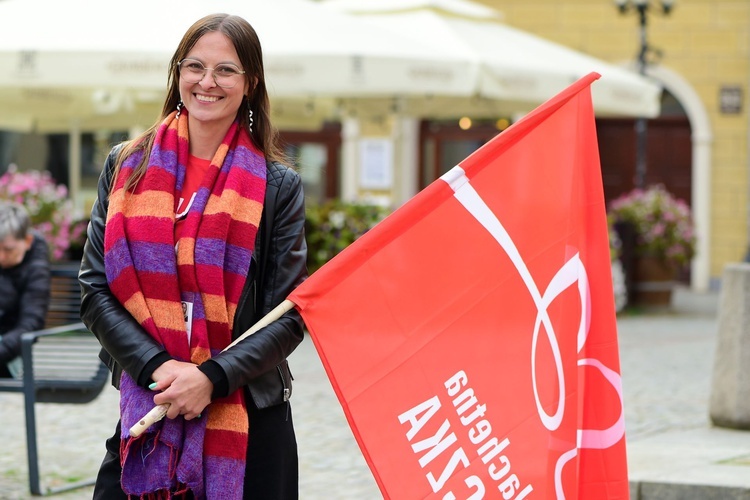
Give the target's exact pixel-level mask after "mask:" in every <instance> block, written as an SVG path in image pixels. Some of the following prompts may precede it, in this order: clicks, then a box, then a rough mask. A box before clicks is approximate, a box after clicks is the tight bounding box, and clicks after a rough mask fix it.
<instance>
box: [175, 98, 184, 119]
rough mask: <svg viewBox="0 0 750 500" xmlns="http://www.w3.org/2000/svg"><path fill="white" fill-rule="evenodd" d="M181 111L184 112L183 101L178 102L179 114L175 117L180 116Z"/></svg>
mask: <svg viewBox="0 0 750 500" xmlns="http://www.w3.org/2000/svg"><path fill="white" fill-rule="evenodd" d="M180 113H182V101H180V102H178V103H177V116H175V118H179V117H180Z"/></svg>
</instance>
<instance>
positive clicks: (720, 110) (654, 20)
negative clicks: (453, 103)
mask: <svg viewBox="0 0 750 500" xmlns="http://www.w3.org/2000/svg"><path fill="white" fill-rule="evenodd" d="M481 3H483V4H485V5H488V6H492V7H494V8H497V9H498V10H500V11H501V12H502V13H503V15H504V21H505V22H506V23H508V24H509V25H511V26H514V27H517V28H520V29H523V30H526V31H529V32H531V33H535V34H537V35H539V36H542V37H544V38H547V39H549V40H553V41H556V42H559V43H561V44H563V45H566V46H568V47H571V48H573V49H576V50H579V51H581V52H585V53H588V54H591V55H593V56H595V57H598V58H600V59H604V60H606V61H609V62H613V63H618V64H623V65H626V64H632V65H635V61H636V60H637V58H638V54H639V51H640V50H641V42H640V38H639V30H640V27H639V18H638V16H637V15H636V13H635V12H634V11H633V10H632V9H631V11H629V12H626V13H620V12H619V9H618V8H617V5H616V2H614V1H606V0H564V1H558V0H482V1H481ZM661 4H662V1H661V0H651V2H650V11H649V12H648V13H647V18H646V21H647V25H646V34H647V42H648V46H649V47H650V50H649V51H648V52H647V61H648V64H647V74H648V75H649V76H651V77H652V78H654V79H656V80H657V81H658V82H660V83H661V84H662V85H663V87H664V89H665V90H666V92H667V93H668V95H670V97H671V98H672V99H671V100H670V101H669V102H666V103H665V105H664V106H663V112H662V116H661V117H660V118H659V119H656V120H655V121H653V122H652V123H650V125H651V126H650V127H649V131H650V132H652V131H654V132H655V133H657V134H658V127H659V125H663V124H664V122H665V121H669V119H670V118H671V119H672V120H673V121H674V120H677V121H679V118H676V117H675V115H676V116H678V117H679V116H680V115H684V118H683V121H686V123H687V125H688V127H689V136H688V141H689V151H687V154H685V147H686V145H685V141H684V140H682V141H681V140H679V134H678V133H675V134H672V135H671V136H669V135H667V136H662V137H661V140H659V138H656V139H655V138H654V137H651V136H649V147H650V148H654V149H656V148H661V149H662V150H663V152H662V154H661V155H660V154H659V153H658V152H657V153H655V154H656V159H655V161H657V162H659V158H661V161H662V162H664V163H668V162H669V161H670V159H673V158H674V157H684V158H685V160H684V161H683V162H682V165H679V164H675V165H666V166H665V167H664V168H662V167H661V166H660V164H656V165H653V164H652V165H650V166H649V167H648V168H649V169H650V170H651V171H653V172H654V177H651V178H649V177H648V176H647V181H648V182H665V183H666V184H667V185H669V184H670V182H671V183H672V187H673V188H674V190H675V191H679V190H680V189H685V182H689V185H690V189H689V190H687V193H689V197H688V196H683V197H687V198H688V200H689V201H690V204H691V206H692V207H693V210H694V216H695V219H696V222H697V225H698V230H699V234H698V238H699V245H698V256H697V257H696V261H702V264H701V265H702V268H699V269H697V270H696V266H694V267H693V274H694V276H693V280H694V286H696V287H697V288H699V289H700V288H705V287H707V286H711V285H714V286H715V285H716V283H717V281H718V280H719V279H720V277H721V273H722V271H723V268H724V266H725V265H726V264H727V263H730V262H737V261H742V260H743V259H745V256H746V254H747V252H748V234H749V230H748V191H750V185H749V182H750V177H749V176H748V169H749V167H750V165H749V164H748V161H749V160H750V158H749V155H748V152H749V149H750V143H749V142H748V136H749V135H750V114H749V113H748V92H750V2H748V1H747V0H674V2H673V6H672V9H671V11H670V12H669V14H667V15H663V14H662V12H661V9H660V7H661ZM502 50H512V47H508V48H503V49H502ZM670 103H672V104H673V105H674V104H676V107H677V108H681V112H680V111H678V112H673V110H672V108H673V107H674V106H670ZM685 118H686V120H685ZM601 126H602V125H601V123H600V124H599V127H600V130H601ZM610 130H612V128H611V127H610ZM625 130H627V129H625ZM622 135H623V136H625V137H623V140H625V139H626V138H627V139H628V140H632V134H631V135H630V136H628V135H627V134H622ZM675 136H676V137H677V139H675ZM600 139H604V138H603V137H601V134H600ZM602 148H605V145H604V144H603V145H602ZM613 154H614V155H615V156H617V153H616V152H615V153H612V152H611V151H610V152H609V155H610V157H611V156H612V155H613ZM628 154H632V150H630V153H628ZM653 154H654V153H652V154H650V155H649V160H651V163H653V161H654V157H653V156H652V155H653ZM607 158H608V151H605V150H604V149H602V163H603V167H604V168H606V166H605V165H604V162H605V160H606V159H607ZM688 162H689V165H688V164H687V163H688ZM680 168H682V169H685V168H687V171H686V172H674V170H675V169H680ZM660 169H661V170H662V171H661V172H660ZM664 170H666V171H664ZM683 174H689V176H688V177H689V178H688V179H687V181H685V175H683ZM670 175H671V176H672V177H671V179H670V178H669V176H670ZM675 177H677V178H676V179H675ZM680 179H682V180H680ZM696 274H697V276H696Z"/></svg>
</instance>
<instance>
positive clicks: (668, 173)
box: [0, 0, 750, 290]
mask: <svg viewBox="0 0 750 500" xmlns="http://www.w3.org/2000/svg"><path fill="white" fill-rule="evenodd" d="M19 1H20V0H0V15H2V9H3V6H4V4H5V5H6V6H8V5H10V4H11V3H18V2H19ZM27 1H29V2H34V1H39V0H27ZM76 1H80V0H69V1H68V2H59V3H60V4H64V5H69V4H71V3H72V2H76ZM134 1H135V0H134ZM152 3H153V0H152ZM165 3H166V2H165ZM238 3H241V2H238ZM248 3H252V0H248ZM311 3H312V4H315V6H316V7H323V6H325V7H327V8H329V9H331V10H332V11H336V12H339V13H341V12H347V13H349V14H351V15H352V16H354V17H355V18H380V21H376V23H375V24H378V23H380V22H382V18H383V17H386V16H395V15H397V14H398V15H402V14H404V13H406V14H413V13H414V12H416V11H421V12H430V13H432V14H435V13H437V14H439V15H440V16H441V17H442V18H443V19H444V20H448V21H451V20H456V19H458V20H464V21H465V20H472V22H476V23H478V25H482V24H486V23H500V24H502V25H504V26H507V27H509V28H515V29H516V30H518V31H520V32H523V33H526V34H528V35H530V36H533V37H538V38H540V39H543V40H546V41H550V42H554V43H555V44H559V45H560V46H563V47H567V48H568V49H572V50H571V52H573V51H574V52H576V53H578V54H581V55H583V56H590V57H591V58H592V60H593V59H596V60H597V61H603V62H606V63H609V65H611V67H613V68H627V69H628V70H629V71H628V72H629V73H633V74H635V73H638V72H639V71H641V72H643V73H645V74H646V77H647V79H649V80H650V81H652V82H654V83H656V85H657V87H658V88H659V89H662V92H661V97H660V99H659V101H660V106H657V108H659V109H656V108H654V109H652V110H651V111H648V110H646V111H643V110H641V108H637V106H638V105H639V104H638V103H640V104H643V102H647V101H648V96H647V95H646V94H648V93H649V92H651V90H650V89H649V88H647V87H637V86H634V87H633V88H634V89H636V90H635V91H633V92H628V91H619V92H620V95H619V97H620V99H619V100H618V99H615V101H617V102H619V103H620V105H622V106H624V107H621V108H617V107H616V106H609V107H608V105H607V104H606V103H605V102H604V100H603V99H602V100H601V105H598V106H597V132H598V135H599V142H600V155H601V163H602V173H603V179H604V189H605V196H606V198H607V199H608V200H611V199H614V198H615V197H617V196H619V195H621V194H623V193H626V192H628V191H630V190H631V189H632V188H633V187H635V186H636V183H637V182H639V181H638V172H637V171H636V165H637V164H638V161H639V154H645V165H646V168H645V172H643V175H642V178H641V180H640V182H641V183H642V184H643V185H651V184H659V183H661V184H664V185H665V187H666V188H667V189H668V190H669V191H670V192H671V193H673V194H674V195H676V196H677V197H679V198H682V199H684V200H685V201H687V202H688V203H689V204H690V205H691V207H692V208H693V213H694V218H695V220H696V229H697V231H698V245H697V255H696V257H695V259H694V262H693V265H692V267H691V272H690V273H689V275H687V276H685V277H684V279H685V280H686V281H689V282H690V283H691V285H692V286H693V287H694V288H695V289H698V290H701V289H707V288H709V287H712V286H714V287H715V286H718V279H719V277H720V275H721V272H722V269H723V267H724V265H725V264H726V263H728V262H736V261H739V260H743V259H744V258H745V254H746V252H747V250H748V240H749V235H750V229H749V222H748V209H749V206H748V203H749V199H748V192H749V191H750V177H749V176H748V167H749V166H750V165H748V161H749V159H750V158H749V154H748V153H749V149H750V143H749V142H748V135H749V134H750V115H748V111H747V93H748V89H749V88H750V63H749V61H750V54H749V53H748V52H750V2H748V1H747V0H674V1H673V2H666V3H665V2H664V0H651V1H650V2H645V0H636V1H634V0H629V1H619V0H618V1H612V0H480V1H477V2H474V3H465V2H462V1H459V0H432V1H428V0H379V1H378V2H375V4H376V5H375V7H373V2H372V1H370V0H360V1H359V2H358V1H357V0H348V1H344V0H321V1H318V2H311ZM638 3H643V4H647V5H648V9H649V10H648V12H647V15H646V18H645V19H646V22H647V24H646V25H645V27H644V26H642V20H641V19H639V16H638V14H637V4H638ZM96 4H98V5H101V4H103V2H96ZM358 5H359V7H358ZM665 7H668V8H667V9H666V10H668V11H669V12H668V13H665ZM378 11H379V12H378ZM70 12H78V11H77V10H75V9H71V10H70ZM49 15H50V16H51V17H52V18H54V15H52V14H49ZM245 17H247V18H248V20H250V22H251V23H254V22H253V18H252V16H250V15H247V16H245ZM303 17H304V16H303ZM32 19H33V18H29V20H28V23H29V26H31V25H32V24H34V23H37V21H36V20H32ZM54 21H55V22H56V23H57V24H60V23H59V19H58V20H54ZM3 22H6V23H8V22H12V23H14V24H17V23H19V22H21V23H24V22H26V21H17V20H10V21H9V20H8V19H7V18H6V21H3V20H2V18H0V24H2V23H3ZM175 23H178V21H175ZM282 26H283V25H282ZM185 28H186V25H185V26H181V25H180V26H177V27H176V33H179V34H181V33H182V32H183V31H184V29H185ZM256 28H258V26H256ZM50 29H52V28H50ZM110 29H112V28H111V26H110ZM281 29H282V30H283V31H282V33H283V35H284V37H286V38H288V39H291V40H292V41H295V40H296V43H297V44H298V45H300V46H305V45H308V44H311V43H312V38H310V37H309V36H308V37H307V38H305V36H304V35H302V34H300V33H299V31H295V27H294V26H293V25H292V26H287V27H286V28H281ZM301 29H302V27H300V28H299V30H301ZM422 29H423V28H420V27H419V26H414V29H413V32H412V33H409V32H408V31H409V30H406V31H407V32H404V29H403V27H394V31H393V35H392V39H391V40H390V43H391V44H393V45H396V48H398V46H399V44H400V46H401V47H403V48H404V51H406V44H405V43H404V42H402V40H406V39H407V38H408V37H409V36H411V37H412V38H414V39H415V40H417V42H415V43H416V44H418V40H419V39H425V40H427V41H429V36H432V35H431V34H430V33H427V32H424V31H420V30H422ZM342 30H343V28H342ZM399 30H401V31H400V32H399ZM258 31H259V34H260V36H261V41H262V42H264V49H266V50H268V49H269V45H271V48H273V40H270V39H265V38H264V33H263V31H262V30H261V29H258ZM355 31H356V30H355ZM145 32H146V33H148V30H146V31H145ZM478 32H479V30H477V33H478ZM373 33H374V32H373ZM644 34H645V38H641V37H642V36H643V35H644ZM339 35H340V36H342V37H343V36H348V37H349V40H354V37H355V36H356V33H355V34H351V33H339ZM464 35H465V34H464ZM295 36H299V38H295ZM329 36H333V34H332V33H325V31H324V30H318V35H316V37H319V38H321V39H325V38H326V37H329ZM372 36H375V35H374V34H372ZM465 36H467V35H465ZM477 37H478V35H477ZM178 38H179V35H177V37H176V38H175V40H174V41H170V44H169V47H170V54H167V56H168V55H171V50H173V46H174V45H175V44H176V43H177V39H178ZM364 38H366V37H364ZM475 38H476V37H475ZM2 40H3V39H2V36H0V61H5V62H4V63H3V64H4V65H5V66H6V67H8V68H15V71H17V72H23V71H27V72H30V73H29V74H31V73H33V71H34V68H35V64H38V63H39V64H41V63H40V58H41V56H40V54H39V53H37V52H36V51H33V50H29V51H21V52H20V53H16V54H13V55H12V57H13V59H11V55H9V54H6V56H5V59H4V58H3V49H4V47H3V46H2V44H3V41H2ZM92 40H93V41H92V42H91V43H96V40H95V39H92ZM509 40H511V41H509V42H507V43H505V44H502V45H499V46H488V44H486V43H484V45H482V40H478V41H477V40H474V43H477V44H479V45H480V46H483V52H484V53H486V54H489V56H488V57H491V56H492V55H493V53H495V55H500V54H502V55H506V56H508V57H509V58H516V59H518V64H523V62H524V60H528V61H533V60H534V55H533V54H531V53H530V52H529V51H530V49H525V48H524V47H525V46H522V45H520V42H517V41H513V40H515V39H509ZM371 41H372V42H374V43H375V44H376V45H377V44H378V43H380V45H381V46H385V45H387V44H386V43H384V42H382V41H380V40H371ZM465 41H466V40H465ZM334 42H336V40H333V41H332V45H335V43H334ZM352 43H353V42H352ZM430 43H432V45H433V47H434V45H435V42H430ZM430 43H425V44H423V45H427V46H428V48H429V45H430ZM344 45H345V44H344ZM410 47H411V45H410ZM423 49H424V47H421V46H420V47H417V46H415V47H412V48H411V49H410V50H412V52H413V53H414V57H415V58H416V57H417V54H418V52H419V51H421V50H423ZM440 50H442V51H443V54H444V57H442V59H443V60H441V57H440V55H439V54H438V57H437V60H431V61H429V62H430V64H424V65H421V66H418V67H417V69H414V67H412V69H411V70H410V71H411V72H410V73H408V72H407V73H404V74H406V75H407V76H409V77H410V78H412V81H413V82H414V81H419V82H421V83H424V84H425V85H428V84H429V85H432V87H429V86H427V87H425V89H427V90H422V91H421V93H420V94H418V95H415V92H408V91H406V90H404V91H402V92H395V91H394V92H391V93H386V92H382V91H379V90H378V89H376V88H374V87H372V88H370V90H368V91H367V92H364V93H363V94H362V95H360V96H358V95H356V93H353V92H351V89H349V90H347V89H346V88H344V87H343V83H344V82H343V80H344V79H343V78H342V77H339V76H335V75H334V73H330V74H326V73H325V72H324V71H322V70H321V71H320V72H319V73H320V77H321V78H322V79H323V80H322V82H318V83H316V85H319V87H321V88H326V86H327V87H329V88H330V89H331V92H329V93H328V94H326V95H324V94H325V93H321V92H318V93H316V92H313V91H310V92H297V93H294V92H292V93H288V92H287V93H285V92H283V89H282V87H283V85H282V84H281V83H280V84H279V85H278V88H279V89H281V90H279V92H278V94H279V95H277V96H274V94H273V91H272V108H273V114H274V116H273V118H274V120H275V123H276V124H277V126H279V127H280V129H281V136H282V139H283V141H284V142H285V144H286V150H287V153H288V154H289V155H290V157H292V158H293V159H294V160H295V162H296V163H297V165H298V167H299V169H300V171H301V173H302V176H303V178H304V181H305V188H306V194H307V198H308V204H317V203H322V202H324V201H325V200H327V199H333V198H340V199H344V200H349V201H354V200H363V201H370V202H375V203H380V204H383V205H388V206H391V207H396V206H398V205H400V204H401V203H403V202H404V201H406V200H407V199H408V198H410V197H411V196H412V195H414V194H415V193H416V192H417V191H418V190H419V189H421V188H423V187H425V186H426V185H427V184H429V183H430V182H432V181H434V180H435V179H436V178H438V177H439V176H440V175H441V174H442V173H444V172H445V171H447V170H448V169H450V168H451V167H452V166H453V165H455V164H456V163H458V162H459V161H461V160H462V159H463V158H465V157H466V156H468V154H470V153H471V152H472V151H474V150H475V149H477V148H478V147H480V146H481V145H482V144H484V143H485V142H487V141H488V140H490V139H491V138H492V137H494V136H495V135H496V134H498V133H500V132H501V131H502V130H504V129H505V128H507V127H508V126H509V125H511V124H512V123H513V122H514V121H516V120H517V119H519V118H520V117H521V116H523V115H524V114H526V113H527V112H529V111H530V110H532V109H533V108H534V107H535V105H536V104H539V103H541V102H542V101H543V100H544V99H543V98H541V99H537V102H534V100H533V99H528V100H526V101H524V100H523V99H510V98H497V97H493V96H496V95H499V94H492V92H494V91H497V92H500V90H503V89H499V90H498V89H494V90H493V87H492V86H491V85H489V86H488V89H489V90H487V94H483V93H482V92H481V91H479V90H477V91H476V92H474V93H469V94H465V95H460V94H461V92H463V91H461V92H459V84H460V83H461V78H462V76H466V75H467V74H468V73H470V72H471V71H473V70H472V69H471V68H472V66H471V65H470V64H468V62H466V60H462V59H461V53H460V51H459V47H458V43H454V44H447V45H445V47H442V48H441V49H440ZM454 57H455V61H456V62H455V64H453V65H451V61H452V60H453V59H452V58H454ZM350 59H351V61H350V63H349V64H350V66H351V71H352V75H353V76H352V75H349V79H350V80H351V81H349V83H353V84H354V85H355V86H356V84H357V78H359V77H361V81H360V84H361V85H362V88H363V89H365V90H367V89H368V87H367V85H369V84H370V83H372V81H374V80H371V81H370V80H367V79H366V77H367V75H368V71H370V73H369V75H372V74H373V71H372V70H371V68H373V67H375V66H368V64H370V63H371V61H370V60H369V59H368V58H367V57H365V56H364V55H363V56H361V57H357V56H353V57H350ZM639 59H640V61H641V62H645V68H639ZM167 61H168V57H167ZM167 61H165V62H164V63H163V64H162V63H160V62H156V63H155V62H153V60H145V59H144V60H142V61H141V62H138V60H136V59H130V60H128V59H127V58H121V59H120V63H118V64H119V65H117V64H115V65H114V66H113V63H111V62H110V63H109V68H110V69H113V70H117V71H119V74H121V75H126V74H134V75H135V77H138V78H146V77H148V78H154V81H155V82H158V83H156V84H154V87H153V88H150V89H137V92H125V91H122V92H120V91H115V90H113V89H111V88H109V89H101V90H99V91H95V92H89V94H87V97H86V101H85V106H83V105H82V104H81V102H80V101H79V99H80V96H79V95H77V94H74V93H73V92H71V91H70V89H69V88H66V87H65V86H62V85H61V86H59V87H56V86H44V87H40V86H34V85H21V87H19V88H17V89H15V90H13V91H12V92H11V91H10V90H5V91H4V93H5V94H6V99H5V100H2V99H0V173H2V171H4V170H5V169H6V168H7V166H8V165H9V164H10V163H15V164H17V165H18V166H19V168H20V169H26V170H28V169H40V170H49V171H50V172H51V173H52V175H53V176H54V177H55V179H57V180H58V181H59V182H61V183H64V184H66V185H68V186H69V187H70V190H71V193H72V195H73V197H74V199H75V201H76V204H77V205H78V206H80V207H81V208H83V209H84V210H86V209H88V207H89V206H90V205H91V203H92V201H93V197H94V192H95V191H94V188H95V184H96V179H97V177H98V174H99V172H100V170H101V166H102V163H103V160H104V157H105V156H106V154H107V152H108V151H109V149H110V148H111V146H112V145H113V144H115V143H116V142H118V141H120V140H122V139H124V138H127V137H129V136H132V135H133V134H135V133H137V132H138V131H140V130H142V129H143V128H145V127H147V126H148V125H150V124H151V122H152V121H153V120H154V119H155V117H156V116H157V114H158V112H159V105H160V103H161V99H162V97H161V94H160V92H159V88H160V87H159V86H158V85H164V83H163V82H164V81H165V80H166V79H165V76H166V67H165V66H164V64H166V62H167ZM285 61H286V62H285ZM460 61H463V62H460ZM441 64H442V65H441ZM461 64H465V66H461ZM571 64H572V63H571ZM266 65H267V68H266V69H267V74H268V78H269V81H270V82H271V84H272V86H273V82H274V78H277V79H278V81H279V82H281V81H282V80H283V79H284V78H286V79H288V80H289V81H292V82H293V81H294V80H295V79H297V80H300V79H301V78H302V72H303V71H304V68H303V65H302V63H290V62H288V60H283V59H274V58H273V57H272V56H270V55H269V57H267V59H266ZM549 66H550V67H551V66H552V64H551V63H550V64H549ZM420 68H421V69H420ZM446 68H448V69H446ZM70 69H71V72H75V71H81V69H79V68H70ZM590 70H591V71H596V70H600V69H599V68H598V67H596V64H594V63H592V67H591V69H590ZM62 71H63V70H61V72H62ZM83 71H85V69H84V70H83ZM600 71H601V70H600ZM614 71H615V70H609V69H608V68H607V67H605V70H604V71H601V72H602V73H603V75H604V77H603V78H602V80H601V84H600V82H597V83H595V84H594V90H595V91H598V87H602V88H606V89H610V87H606V85H607V84H606V83H605V79H607V78H609V75H610V74H612V75H614ZM586 72H587V71H586ZM149 75H150V76H149ZM358 75H359V76H358ZM61 76H62V75H61ZM89 76H90V77H91V78H92V79H94V77H95V75H89ZM326 76H328V77H329V78H330V80H329V81H328V82H326V81H325V77H326ZM379 76H380V77H381V80H382V82H383V84H385V83H388V78H389V76H390V77H391V79H392V80H394V82H391V83H394V84H395V80H396V79H397V78H398V75H397V74H396V72H395V71H394V73H393V74H392V75H388V74H381V75H379ZM490 76H492V75H490ZM494 76H495V77H496V78H495V81H494V83H495V84H497V85H495V86H496V87H497V86H499V85H500V84H499V83H498V82H501V83H502V84H503V85H505V86H506V87H512V86H513V85H515V86H516V87H518V88H519V89H522V90H525V91H529V88H530V87H532V86H533V85H534V84H533V82H532V81H531V80H526V79H524V78H523V77H519V76H517V75H507V74H503V75H494ZM484 80H485V81H487V80H488V78H487V77H485V78H484ZM489 80H490V83H493V81H492V78H489ZM542 80H543V79H542ZM549 81H552V76H550V77H549ZM407 83H408V82H407ZM570 83H572V79H571V82H570ZM6 84H7V83H6ZM405 85H406V84H405ZM451 85H453V86H454V88H455V89H454V94H453V95H440V89H441V88H446V89H447V88H448V87H449V86H451ZM2 86H3V83H2V77H0V87H2ZM524 87H526V88H525V89H524ZM612 88H614V89H615V90H612V91H611V92H610V93H612V92H613V93H614V94H615V95H616V94H617V92H618V90H617V89H616V87H612ZM430 89H431V90H430ZM543 90H544V92H546V93H547V94H548V95H546V98H548V97H551V96H552V95H554V91H553V89H543ZM558 90H561V88H560V89H558ZM641 94H643V95H641ZM7 96H10V100H9V99H8V97H7ZM488 96H489V97H488ZM363 97H364V98H363ZM597 102H598V101H597V96H595V104H596V103H597ZM628 102H630V103H632V109H628ZM84 107H86V108H87V109H88V108H90V109H91V110H92V111H91V113H90V114H89V115H87V116H86V117H84V116H82V115H80V116H79V115H76V112H78V111H81V110H82V109H83V108H84ZM646 107H647V106H646ZM31 109H34V110H35V111H34V112H35V113H37V115H36V116H31V114H30V113H28V112H27V111H28V110H31ZM644 109H645V108H644ZM53 115H54V117H55V119H54V120H52V119H51V118H52V116H53ZM639 117H644V118H647V120H646V122H645V124H646V127H645V132H644V133H643V134H641V137H642V138H643V139H644V140H645V148H644V149H643V150H642V151H643V152H642V153H639V149H638V147H639V146H638V135H639V134H638V133H637V132H636V124H637V121H638V119H639ZM45 118H47V119H45ZM642 130H643V129H642ZM71 162H72V163H73V165H71Z"/></svg>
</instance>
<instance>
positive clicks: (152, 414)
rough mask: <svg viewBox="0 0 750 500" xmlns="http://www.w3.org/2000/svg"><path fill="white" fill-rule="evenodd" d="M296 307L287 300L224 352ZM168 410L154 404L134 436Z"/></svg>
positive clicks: (132, 429)
mask: <svg viewBox="0 0 750 500" xmlns="http://www.w3.org/2000/svg"><path fill="white" fill-rule="evenodd" d="M292 308H294V302H292V301H291V300H288V299H287V300H285V301H284V302H282V303H281V304H279V305H278V306H276V307H275V308H273V310H271V312H269V313H268V314H266V315H265V316H263V317H262V318H261V319H260V320H258V322H257V323H255V324H254V325H253V326H251V327H250V328H249V329H248V330H247V331H246V332H245V333H243V334H242V335H240V336H239V337H237V338H236V339H235V340H234V342H232V343H231V344H229V345H228V346H226V347H225V348H224V349H223V350H222V352H224V351H226V350H227V349H229V348H230V347H232V346H234V345H235V344H237V343H238V342H240V341H242V340H243V339H245V338H247V337H249V336H250V335H252V334H254V333H255V332H257V331H258V330H260V329H261V328H263V327H266V326H268V325H269V324H271V323H273V322H274V321H276V320H277V319H279V318H280V317H281V316H283V315H284V314H285V313H286V312H287V311H290V310H292ZM167 410H169V404H162V405H157V406H154V408H153V409H152V410H151V411H149V412H148V413H147V414H145V415H144V416H143V418H142V419H140V420H139V421H138V422H136V424H135V425H133V427H131V428H130V435H131V436H132V437H138V436H140V435H141V434H143V431H145V430H146V429H148V428H149V427H151V426H152V425H153V424H155V423H156V422H158V421H159V420H161V419H162V418H164V416H165V415H166V414H167Z"/></svg>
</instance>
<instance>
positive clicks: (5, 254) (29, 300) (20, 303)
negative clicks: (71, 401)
mask: <svg viewBox="0 0 750 500" xmlns="http://www.w3.org/2000/svg"><path fill="white" fill-rule="evenodd" d="M49 268H50V265H49V250H48V247H47V243H46V242H45V241H44V238H43V237H42V236H41V235H40V234H38V233H36V232H34V231H32V230H31V220H30V219H29V214H28V212H27V211H26V209H25V208H24V207H22V206H21V205H18V204H16V203H11V202H8V201H0V377H5V378H8V377H11V376H15V377H17V376H19V374H20V367H21V358H20V357H19V355H20V354H21V334H22V333H24V332H31V331H34V330H40V329H42V328H44V318H45V316H46V315H47V307H48V306H49V297H50V270H49Z"/></svg>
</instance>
